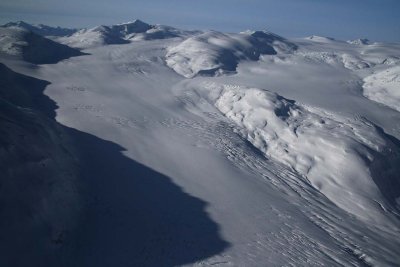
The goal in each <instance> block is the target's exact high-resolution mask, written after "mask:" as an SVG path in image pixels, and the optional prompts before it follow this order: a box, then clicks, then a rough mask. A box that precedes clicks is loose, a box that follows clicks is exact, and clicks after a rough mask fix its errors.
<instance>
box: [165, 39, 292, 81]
mask: <svg viewBox="0 0 400 267" xmlns="http://www.w3.org/2000/svg"><path fill="white" fill-rule="evenodd" d="M295 49H296V46H295V45H294V44H292V43H290V42H289V41H287V40H285V39H283V38H282V37H279V36H277V35H274V34H271V33H267V32H259V31H256V32H244V33H241V34H224V33H219V32H207V33H203V34H199V35H196V36H194V37H190V38H188V39H187V40H185V41H183V42H182V43H180V44H179V45H177V46H174V47H170V48H169V49H168V53H167V55H166V62H167V64H168V66H170V67H171V68H172V69H174V70H175V71H176V72H177V73H179V74H181V75H183V76H185V77H186V78H192V77H194V76H196V75H198V74H203V75H218V74H221V73H224V72H234V71H235V70H236V67H237V65H238V63H239V61H240V60H245V59H247V60H258V59H259V58H260V56H261V55H274V54H277V53H278V51H279V52H290V51H293V50H295Z"/></svg>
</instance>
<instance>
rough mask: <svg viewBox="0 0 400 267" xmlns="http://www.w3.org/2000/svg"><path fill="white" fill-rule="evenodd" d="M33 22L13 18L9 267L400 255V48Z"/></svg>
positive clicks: (8, 92)
mask: <svg viewBox="0 0 400 267" xmlns="http://www.w3.org/2000/svg"><path fill="white" fill-rule="evenodd" d="M28 25H29V24H28ZM31 26H32V25H31ZM32 27H33V29H36V30H37V29H49V28H46V27H47V26H46V27H44V26H43V25H42V26H40V27H39V26H34V25H33V26H32ZM38 27H39V28H38ZM29 28H31V27H29V26H27V25H25V24H22V23H11V24H8V25H5V26H3V27H0V62H1V64H2V65H0V75H1V76H0V77H1V78H2V79H1V81H0V85H1V87H0V88H1V89H0V111H1V113H0V123H1V125H2V127H1V129H0V137H1V140H0V158H1V159H2V161H1V162H0V163H1V164H0V168H1V169H0V170H1V173H2V174H3V175H2V176H1V177H0V184H1V187H0V206H1V207H2V209H1V210H0V216H1V217H2V218H5V220H2V227H1V228H0V237H1V238H0V244H1V245H3V246H4V247H5V249H3V250H2V251H1V252H0V262H1V263H4V265H6V266H26V265H27V264H31V265H32V264H33V265H47V266H397V265H399V264H400V256H399V249H400V167H399V166H400V112H399V111H400V109H399V108H398V107H399V106H400V103H399V101H400V97H399V92H400V86H399V75H400V68H399V67H400V44H396V43H392V44H386V43H372V42H367V41H365V40H356V41H351V42H346V41H340V40H335V39H333V38H327V37H318V36H312V37H307V38H300V39H285V38H283V37H280V36H278V35H275V34H272V33H269V32H266V31H247V32H242V33H221V32H216V31H206V32H200V31H184V30H179V29H175V28H172V27H168V26H162V25H150V24H147V23H144V22H141V21H138V20H136V21H133V22H130V23H123V24H118V25H111V26H99V27H95V28H93V29H83V30H78V31H74V32H73V33H70V32H68V31H66V32H65V35H63V34H61V33H60V34H59V35H55V34H53V36H51V37H50V36H48V34H47V33H48V32H52V31H50V30H47V31H44V32H42V33H40V32H39V31H37V32H36V33H35V35H34V36H35V38H34V39H35V40H36V39H37V40H40V42H38V44H37V43H34V42H31V41H30V40H31V39H29V38H26V36H27V34H32V33H30V32H29V31H28V30H29ZM50 28H51V27H50ZM51 29H54V28H51ZM60 31H61V30H60ZM38 34H43V36H41V35H38ZM49 38H51V39H52V40H53V41H51V40H50V39H49ZM55 41H57V42H55ZM58 42H60V43H58ZM61 43H62V44H61ZM67 45H68V46H67ZM48 47H50V48H51V49H47V48H48ZM72 47H75V48H72ZM32 48H35V50H34V51H36V53H35V54H38V55H39V54H44V55H47V54H46V53H47V51H55V52H54V53H55V55H58V57H57V58H52V57H53V56H54V54H53V56H51V55H50V56H49V58H52V59H53V60H51V62H46V61H32V60H29V58H27V57H26V56H24V53H25V52H24V51H26V49H32ZM78 48H79V49H81V50H78ZM59 49H61V50H59ZM64 49H68V51H77V52H78V53H75V52H74V53H72V54H71V53H70V54H69V53H64V52H62V51H65V50H64ZM70 49H71V50H70ZM59 55H62V57H60V56H59ZM49 63H51V64H49ZM27 76H29V77H27ZM53 101H54V102H53ZM49 137H50V138H49ZM21 188H23V190H21ZM38 238H39V239H38ZM35 240H39V241H38V242H35ZM33 247H34V248H33ZM28 261H29V262H28Z"/></svg>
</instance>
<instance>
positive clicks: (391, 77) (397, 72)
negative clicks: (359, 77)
mask: <svg viewBox="0 0 400 267" xmlns="http://www.w3.org/2000/svg"><path fill="white" fill-rule="evenodd" d="M363 88H364V95H365V96H366V97H368V98H369V99H371V100H374V101H376V102H379V103H382V104H384V105H387V106H389V107H391V108H393V109H396V110H397V111H400V90H399V88H400V66H395V67H391V68H388V69H385V70H383V71H380V72H377V73H374V74H372V75H370V76H367V77H366V78H364V84H363Z"/></svg>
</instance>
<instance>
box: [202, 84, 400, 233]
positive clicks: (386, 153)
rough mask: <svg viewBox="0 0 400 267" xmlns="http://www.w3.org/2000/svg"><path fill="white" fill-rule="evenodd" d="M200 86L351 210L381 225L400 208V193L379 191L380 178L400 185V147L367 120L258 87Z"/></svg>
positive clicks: (260, 143) (269, 149)
mask: <svg viewBox="0 0 400 267" xmlns="http://www.w3.org/2000/svg"><path fill="white" fill-rule="evenodd" d="M201 89H203V90H206V92H201ZM197 90H198V91H200V92H199V94H205V97H206V98H207V99H208V100H209V101H210V102H211V103H212V104H213V105H215V106H216V107H217V109H218V110H219V111H221V113H222V114H224V115H225V116H226V117H227V118H229V119H230V120H232V121H233V122H234V123H235V124H237V126H238V127H237V132H238V133H239V134H240V135H241V136H243V137H244V138H246V139H248V140H249V141H250V143H252V144H253V145H254V146H255V147H256V148H258V149H260V150H261V151H262V152H263V153H264V154H265V155H266V157H267V158H269V159H272V160H274V161H276V162H280V163H282V164H283V165H286V166H288V167H289V168H290V169H291V170H293V171H295V172H297V173H299V175H300V176H301V177H303V178H304V179H306V180H307V181H309V183H310V184H311V185H312V186H314V187H315V188H316V189H318V190H319V191H321V192H322V193H323V194H324V195H325V196H327V197H328V198H329V199H330V200H331V201H332V202H333V203H335V204H336V205H338V206H339V207H341V208H342V209H344V210H346V211H347V212H349V213H351V214H354V215H355V216H358V217H360V218H362V219H363V220H365V221H367V222H369V223H371V224H373V225H375V226H379V225H381V224H386V223H387V222H386V218H385V216H382V215H383V214H382V210H385V211H387V210H393V211H395V210H396V209H397V210H398V209H399V207H400V206H399V205H400V198H399V197H400V194H399V193H397V194H396V195H395V196H392V195H391V194H390V193H387V192H385V191H380V190H379V187H378V186H377V185H376V182H375V181H377V180H381V181H384V183H386V184H388V185H391V186H393V187H396V188H400V183H399V182H400V181H398V176H396V175H397V174H398V173H400V169H399V166H398V163H399V161H400V147H398V144H395V143H393V142H392V141H391V140H390V139H389V138H387V137H385V136H384V135H382V134H381V133H380V132H379V131H378V130H377V129H376V128H375V126H374V125H372V124H371V123H369V122H368V121H365V120H362V119H359V120H350V119H348V118H345V117H341V116H340V115H336V114H329V113H326V112H323V111H321V110H318V109H313V108H310V107H306V106H301V105H299V104H297V103H295V101H293V100H288V99H285V98H283V97H282V96H279V95H277V94H275V93H271V92H269V91H266V90H262V89H257V88H245V87H240V86H230V85H218V84H213V83H206V84H200V85H199V89H197ZM207 91H208V92H207ZM383 165H385V166H386V167H385V169H384V170H383V169H382V170H380V171H379V174H378V173H376V170H375V168H376V166H383ZM397 202H398V203H397ZM392 204H393V206H392ZM385 226H389V227H393V226H391V224H390V223H389V224H388V225H385ZM385 226H384V227H385ZM394 229H396V228H394ZM396 231H397V230H396Z"/></svg>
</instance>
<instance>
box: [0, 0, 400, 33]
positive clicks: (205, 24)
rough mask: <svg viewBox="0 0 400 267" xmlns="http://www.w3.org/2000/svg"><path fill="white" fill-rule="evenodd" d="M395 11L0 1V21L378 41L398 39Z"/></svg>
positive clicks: (364, 0) (319, 0)
mask: <svg viewBox="0 0 400 267" xmlns="http://www.w3.org/2000/svg"><path fill="white" fill-rule="evenodd" d="M399 14H400V1H399V0H263V1H262V0H247V1H245V0H203V1H199V0H198V1H189V0H186V1H183V0H168V1H167V0H145V1H143V0H114V1H106V0H68V1H65V0H63V1H60V0H0V23H6V22H9V21H16V20H24V21H27V22H31V23H43V24H48V25H53V26H56V25H59V26H67V27H92V26H96V25H100V24H105V25H108V24H113V23H119V22H125V21H130V20H134V19H136V18H139V19H141V20H143V21H145V22H148V23H160V24H166V25H170V26H175V27H181V28H188V29H215V30H222V31H230V32H238V31H242V30H246V29H268V30H270V31H272V32H275V33H277V34H280V35H283V36H286V37H300V36H308V35H313V34H316V35H323V36H330V37H335V38H338V39H355V38H359V37H367V38H370V39H371V40H377V41H400V15H399Z"/></svg>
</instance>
